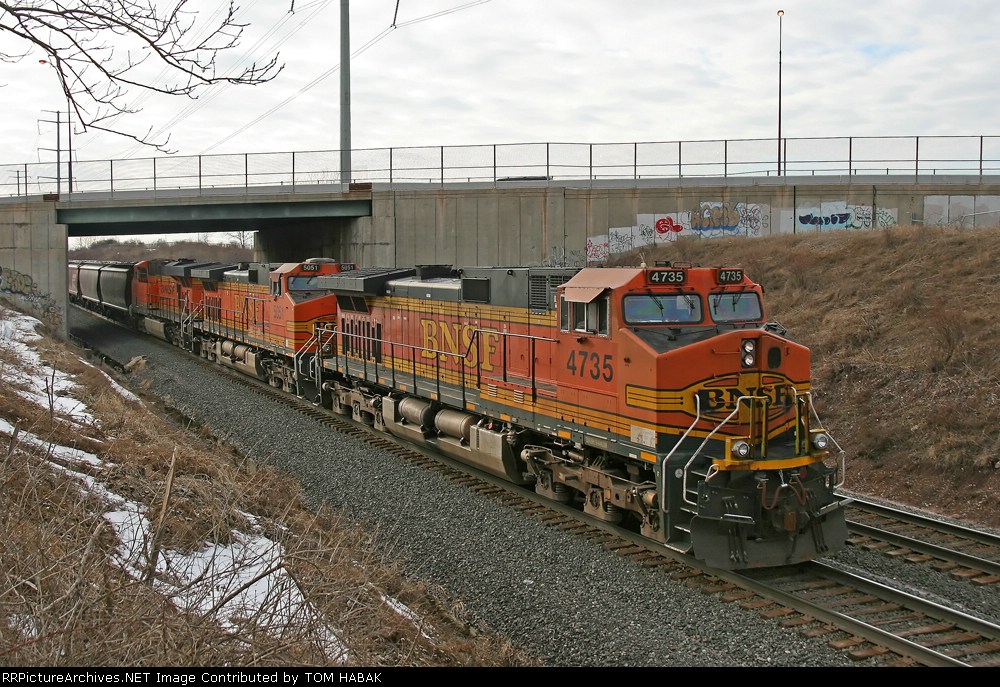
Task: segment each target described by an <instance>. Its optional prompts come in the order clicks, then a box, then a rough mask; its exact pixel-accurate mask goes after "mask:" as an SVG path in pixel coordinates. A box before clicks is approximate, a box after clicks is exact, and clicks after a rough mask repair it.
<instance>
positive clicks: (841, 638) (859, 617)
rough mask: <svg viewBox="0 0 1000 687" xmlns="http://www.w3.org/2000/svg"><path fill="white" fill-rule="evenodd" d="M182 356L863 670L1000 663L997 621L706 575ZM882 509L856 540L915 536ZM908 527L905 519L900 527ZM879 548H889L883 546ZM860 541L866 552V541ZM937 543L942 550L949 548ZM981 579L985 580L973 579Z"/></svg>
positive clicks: (784, 580) (782, 576) (806, 568)
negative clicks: (837, 653)
mask: <svg viewBox="0 0 1000 687" xmlns="http://www.w3.org/2000/svg"><path fill="white" fill-rule="evenodd" d="M157 343H159V342H157ZM162 345H164V346H168V344H162ZM170 348H171V349H173V347H170ZM174 350H175V349H174ZM177 353H178V354H182V353H180V352H179V351H178V352H177ZM182 355H186V356H187V357H188V358H189V359H191V360H192V361H197V362H198V363H200V364H201V365H203V366H204V367H205V369H206V370H211V371H212V372H213V373H215V374H221V375H223V376H225V377H226V378H228V379H230V380H232V381H234V382H235V383H237V384H239V385H241V386H242V387H243V388H244V389H246V390H247V392H248V393H253V394H256V395H261V396H266V397H267V398H269V399H271V400H274V401H276V402H279V403H281V404H283V405H286V406H288V407H292V408H294V409H295V410H297V411H298V412H301V413H304V414H306V415H308V416H310V417H312V418H314V419H315V420H316V421H318V422H320V423H322V424H323V425H325V426H327V427H329V428H331V429H332V430H334V431H337V432H341V433H344V434H348V435H351V436H354V437H356V438H358V439H359V440H361V441H363V442H365V443H366V444H368V445H371V446H375V447H378V448H381V449H383V450H386V451H389V452H391V453H393V454H394V455H397V456H399V457H400V458H402V459H404V460H407V461H409V462H411V463H413V464H416V465H418V466H420V467H423V468H426V469H430V470H434V471H436V472H438V473H439V474H441V475H443V476H444V477H445V478H447V479H449V480H450V481H452V482H455V483H457V484H460V485H461V486H463V487H465V488H468V489H472V490H474V491H476V492H477V493H480V494H482V495H484V496H486V497H489V498H493V499H496V500H499V501H501V502H502V503H504V504H505V505H506V506H508V507H511V508H514V509H516V510H518V511H520V512H522V513H523V514H525V515H526V516H529V517H534V518H537V519H538V520H539V521H540V522H542V523H543V524H545V525H546V526H549V527H554V528H558V529H560V530H562V531H566V532H569V533H572V534H573V535H574V536H578V537H583V538H585V539H587V540H589V541H591V542H593V543H594V544H595V545H598V546H601V547H603V548H605V549H607V550H608V551H611V552H613V553H614V554H616V555H618V556H622V557H625V558H627V559H629V560H631V561H633V562H634V563H635V564H637V565H639V566H642V567H644V568H653V569H655V570H656V571H657V573H658V574H664V575H667V576H669V577H670V578H672V579H675V580H679V581H683V582H685V583H686V584H687V585H688V586H690V587H693V588H696V589H699V590H700V591H702V592H703V593H705V594H708V595H712V596H714V597H716V598H717V599H718V600H720V601H722V602H730V603H738V604H739V605H740V606H742V607H743V608H745V609H747V610H751V611H754V612H757V613H759V614H760V615H761V616H763V617H764V618H767V619H771V620H773V621H774V622H776V623H778V624H780V625H782V626H784V627H788V628H795V629H797V630H798V631H799V632H801V633H802V634H803V635H805V636H807V637H812V638H816V639H818V640H821V641H825V642H827V644H828V645H829V646H831V647H832V648H835V649H837V650H841V651H844V652H846V653H847V654H848V655H849V656H850V657H851V658H852V659H854V660H857V661H859V663H860V662H863V663H862V664H863V665H925V666H989V665H1000V626H998V625H996V624H993V623H992V622H990V621H987V620H983V619H979V618H976V617H973V616H970V615H968V614H965V613H962V612H961V611H959V610H956V609H951V608H948V607H947V606H945V605H942V604H936V603H932V602H928V601H926V600H924V599H921V598H919V597H918V596H915V595H913V594H907V593H905V592H904V591H902V590H900V589H896V588H893V587H890V586H887V585H882V584H879V583H877V582H873V581H871V580H868V579H865V578H863V577H861V576H858V575H855V574H851V573H848V572H846V571H843V570H840V569H837V568H836V567H834V566H832V565H830V564H826V563H820V562H813V563H810V564H806V565H799V566H790V567H787V568H778V569H767V570H760V571H749V572H743V573H737V572H729V571H720V570H715V569H711V568H705V567H704V566H702V565H701V564H700V563H698V562H697V561H696V560H694V559H693V558H690V557H688V556H685V555H683V554H681V553H679V552H677V551H675V550H672V549H670V548H668V547H666V546H663V545H660V544H658V543H656V542H651V541H650V540H648V539H645V538H642V537H641V536H639V535H638V534H636V533H632V532H628V531H623V530H620V529H618V528H616V527H614V526H613V525H610V524H608V523H606V522H604V521H601V520H597V519H595V518H591V517H589V516H587V515H586V514H584V513H582V512H581V511H579V510H577V509H575V508H573V507H571V506H568V505H564V504H560V503H556V502H553V501H550V500H547V499H543V498H541V497H539V496H537V495H536V494H535V492H534V491H533V490H528V489H524V488H522V487H518V486H516V485H512V484H510V483H508V482H506V481H503V480H500V479H498V478H494V477H492V476H490V475H487V474H485V473H481V472H479V471H477V470H475V469H474V468H471V467H469V466H466V465H464V464H462V463H458V462H456V461H453V460H451V459H449V458H447V457H445V456H440V455H437V454H432V453H429V452H427V451H425V450H423V449H421V448H419V447H415V446H412V445H409V444H404V443H400V442H399V441H397V440H396V439H395V438H394V437H390V436H388V435H385V434H382V433H380V432H377V431H375V430H373V429H371V428H370V427H368V426H366V425H363V424H361V423H357V422H355V421H353V420H352V419H350V418H349V417H346V416H340V415H336V414H333V413H331V412H330V411H328V410H325V409H323V408H320V407H317V406H315V405H313V404H311V403H309V402H308V401H305V400H303V399H300V398H297V397H295V396H293V395H289V394H287V393H285V392H282V391H280V390H277V389H274V388H272V387H270V386H268V385H267V384H264V383H262V382H259V381H258V380H255V379H252V378H250V377H247V376H245V375H242V374H239V373H237V372H234V371H231V370H229V369H228V368H225V367H223V366H220V365H216V364H214V363H210V362H208V361H204V360H201V359H200V358H197V359H196V358H192V357H191V356H189V355H188V354H182ZM174 410H175V412H183V411H181V410H179V409H174ZM861 504H862V505H861V506H859V507H858V511H859V513H860V512H861V508H862V507H867V506H868V503H867V502H864V501H861ZM872 505H873V506H876V505H877V504H872ZM880 508H882V510H880V511H877V509H875V508H871V509H868V510H865V511H864V512H865V513H866V515H865V516H864V518H865V519H867V520H869V522H868V524H867V525H866V526H867V527H868V528H869V529H868V530H867V534H864V535H863V534H862V533H861V531H860V529H854V525H853V524H852V531H853V532H855V535H854V536H855V537H861V536H870V537H871V540H872V541H875V538H874V537H875V534H876V530H878V532H877V534H878V535H879V536H882V537H888V536H889V535H888V534H886V533H889V532H895V534H894V536H897V537H906V536H908V535H906V534H901V533H900V532H899V528H901V527H903V525H901V524H897V525H893V524H892V518H893V514H892V512H891V511H892V509H885V508H884V507H880ZM876 512H877V515H878V517H879V518H881V520H879V522H878V524H875V523H873V522H871V520H872V519H873V518H874V517H875V515H874V513H876ZM899 512H900V513H903V512H902V511H899ZM906 515H908V516H909V515H911V514H908V513H907V514H906ZM914 517H916V516H914ZM861 519H862V518H860V517H855V516H852V520H857V521H858V522H857V523H856V524H857V525H858V527H861V526H862V523H861V522H860V520H861ZM902 520H903V518H902V517H900V518H899V521H902ZM925 524H927V523H925ZM930 524H940V523H930ZM962 529H964V528H962ZM969 531H970V532H971V530H969ZM910 534H911V535H912V534H913V532H912V531H911V532H910ZM910 538H911V539H912V536H911V537H910ZM879 541H883V542H884V541H885V539H884V538H883V539H881V540H879ZM896 541H897V542H901V541H902V540H896ZM854 543H856V544H861V545H867V544H866V543H865V542H863V541H861V540H860V539H858V540H855V541H854ZM893 545H894V546H897V548H899V549H902V548H907V549H908V550H910V551H916V547H915V545H911V543H910V542H909V541H907V545H906V547H903V546H901V545H900V544H899V543H897V544H893ZM927 545H930V544H929V543H928V544H927ZM938 545H939V546H942V548H943V545H941V544H938ZM980 545H982V544H980ZM873 546H874V545H873ZM977 550H978V549H977ZM914 555H931V554H914ZM974 557H975V556H974ZM976 558H977V560H979V559H978V557H976ZM935 560H938V559H935ZM979 577H982V575H977V576H974V577H973V578H972V579H977V578H979Z"/></svg>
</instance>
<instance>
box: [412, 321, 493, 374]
mask: <svg viewBox="0 0 1000 687" xmlns="http://www.w3.org/2000/svg"><path fill="white" fill-rule="evenodd" d="M420 330H421V332H422V334H423V347H424V348H425V349H430V350H425V351H421V353H420V355H421V357H423V358H428V359H433V358H434V357H438V358H439V359H440V360H441V362H448V361H449V360H450V361H451V362H453V363H454V362H455V361H456V360H458V359H459V358H462V357H464V356H465V354H466V351H468V354H469V355H468V357H466V358H465V366H466V367H468V368H473V369H474V368H476V367H477V366H478V365H479V356H480V351H479V348H480V347H481V348H482V360H483V366H482V370H483V372H492V371H493V369H494V367H495V365H494V363H493V357H494V356H493V354H494V353H496V352H497V350H498V349H499V347H500V335H499V334H498V333H496V332H490V331H482V330H480V332H479V334H478V336H477V334H476V330H477V327H475V326H474V325H471V324H461V323H460V322H452V323H446V322H436V321H434V320H420ZM473 341H475V342H476V343H475V345H472V346H471V348H470V344H471V343H472V342H473ZM436 351H443V352H441V353H437V352H436Z"/></svg>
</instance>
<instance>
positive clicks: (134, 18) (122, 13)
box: [0, 0, 283, 152]
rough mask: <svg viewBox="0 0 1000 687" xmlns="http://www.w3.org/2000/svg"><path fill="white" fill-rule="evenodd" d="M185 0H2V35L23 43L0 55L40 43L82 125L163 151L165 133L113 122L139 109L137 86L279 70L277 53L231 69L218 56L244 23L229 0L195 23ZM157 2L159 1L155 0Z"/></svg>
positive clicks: (155, 89)
mask: <svg viewBox="0 0 1000 687" xmlns="http://www.w3.org/2000/svg"><path fill="white" fill-rule="evenodd" d="M187 4H188V0H172V2H170V3H169V4H168V5H167V6H166V7H161V6H158V4H157V2H156V0H23V2H21V3H13V2H5V1H4V0H0V34H8V35H11V36H14V37H16V38H17V39H20V41H21V42H22V43H24V44H26V46H25V49H24V51H23V52H21V51H17V52H8V51H7V50H5V49H4V48H2V47H0V61H3V62H16V61H18V60H20V59H23V58H24V57H25V56H27V55H29V54H31V53H32V51H33V50H41V51H42V53H43V54H44V55H45V58H43V59H40V60H39V61H40V62H42V63H47V64H51V65H52V66H53V67H54V69H55V72H56V74H57V75H58V79H59V82H60V85H61V87H62V91H63V94H64V95H65V96H66V100H67V102H68V103H69V105H70V107H71V109H72V110H73V112H74V113H75V114H76V119H77V120H78V121H79V122H80V123H81V125H82V127H83V129H84V130H86V129H88V128H92V129H97V130H100V131H107V132H110V133H114V134H118V135H121V136H124V137H126V138H131V139H133V140H135V141H138V142H139V143H143V144H145V145H150V146H153V147H155V148H157V149H158V150H161V151H164V152H167V151H166V147H165V146H166V144H167V142H168V141H167V140H163V141H154V140H151V138H150V137H151V132H152V127H150V128H149V129H148V130H147V131H146V133H145V134H140V133H134V132H132V131H129V130H127V129H126V128H124V127H120V126H119V125H118V120H119V118H120V117H121V116H122V115H131V114H135V113H136V112H138V111H139V107H138V106H137V101H138V100H139V96H138V95H135V92H136V91H139V92H141V93H143V94H144V93H162V94H166V95H180V96H187V97H189V98H192V99H194V98H197V97H198V91H199V90H201V89H202V88H204V87H206V86H210V85H213V84H243V85H259V84H262V83H266V82H268V81H270V80H272V79H273V78H274V77H276V76H277V75H278V73H279V72H280V71H281V69H282V67H283V65H281V64H279V63H278V57H277V55H275V56H274V57H271V58H270V59H267V60H266V61H264V62H262V63H257V62H254V63H252V64H250V65H249V66H245V67H238V68H236V69H235V70H232V71H231V72H230V71H224V70H222V69H220V67H219V65H218V63H217V58H218V57H219V55H220V54H222V53H224V52H226V51H231V50H232V49H234V48H236V47H237V46H238V45H239V41H240V38H241V37H242V35H243V30H244V29H245V28H246V26H247V25H246V24H241V23H239V22H238V21H237V19H236V15H237V12H238V7H237V6H236V5H235V4H234V2H233V0H230V2H229V4H228V8H227V9H226V11H225V12H224V15H223V16H222V18H221V19H210V20H208V22H199V21H198V14H197V12H195V11H189V10H187V9H186V6H187ZM159 5H163V3H162V2H161V3H159Z"/></svg>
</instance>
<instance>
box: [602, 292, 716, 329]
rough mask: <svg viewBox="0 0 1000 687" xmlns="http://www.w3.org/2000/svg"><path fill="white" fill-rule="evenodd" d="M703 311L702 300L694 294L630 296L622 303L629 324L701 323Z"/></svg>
mask: <svg viewBox="0 0 1000 687" xmlns="http://www.w3.org/2000/svg"><path fill="white" fill-rule="evenodd" d="M701 309H702V306H701V298H700V297H698V296H697V295H696V294H692V293H660V294H654V293H648V294H630V295H628V296H625V298H624V301H623V303H622V311H623V313H624V315H625V321H626V322H628V323H629V324H662V323H664V322H671V323H680V324H684V323H693V322H701V320H702V312H701Z"/></svg>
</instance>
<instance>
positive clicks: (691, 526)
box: [527, 265, 846, 568]
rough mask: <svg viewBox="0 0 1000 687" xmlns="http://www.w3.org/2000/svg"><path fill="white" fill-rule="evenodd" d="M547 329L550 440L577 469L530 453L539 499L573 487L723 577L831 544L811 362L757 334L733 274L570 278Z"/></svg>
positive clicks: (831, 483) (832, 503) (838, 520)
mask: <svg viewBox="0 0 1000 687" xmlns="http://www.w3.org/2000/svg"><path fill="white" fill-rule="evenodd" d="M559 321H560V346H559V347H558V349H557V350H558V351H559V353H558V355H559V357H560V359H561V361H562V364H561V366H560V365H559V363H558V361H557V364H556V367H557V368H561V370H560V372H561V374H562V377H561V378H560V380H559V382H560V385H559V386H560V400H561V401H562V402H563V408H564V412H563V415H562V419H563V424H562V426H561V427H560V431H559V436H560V437H563V438H564V439H566V440H567V441H570V442H572V443H573V446H574V447H575V449H573V450H569V451H565V452H564V455H567V456H569V455H573V456H575V457H576V461H577V462H578V463H582V464H583V465H584V466H585V469H584V470H582V471H581V470H578V469H574V468H570V467H567V466H566V465H565V464H559V462H558V461H555V460H548V461H547V462H546V464H544V465H543V464H542V462H540V459H539V456H542V455H550V454H551V452H549V453H548V454H542V453H540V452H538V451H535V452H533V453H529V454H528V455H527V460H528V462H529V465H531V466H532V469H533V471H534V472H535V473H536V474H537V476H538V478H539V479H538V484H539V487H538V488H539V490H540V491H542V492H543V493H546V495H549V496H553V497H559V498H562V499H563V500H570V499H569V498H568V497H567V496H566V494H565V492H566V490H567V489H577V490H580V491H581V492H582V498H583V500H584V508H585V510H588V511H590V512H591V513H593V514H594V515H596V516H597V517H601V518H604V519H607V520H615V521H621V520H625V519H633V520H635V521H637V522H638V525H639V528H640V529H641V531H642V532H643V533H644V534H647V535H649V536H652V537H654V538H657V539H660V540H662V541H664V542H666V543H668V544H670V545H672V546H674V547H675V548H679V549H682V550H686V551H691V552H693V553H694V555H695V556H696V557H698V558H700V559H702V560H705V561H706V562H708V563H709V564H710V565H713V566H716V567H720V568H750V567H763V566H771V565H782V564H789V563H795V562H799V561H803V560H808V559H811V558H814V557H816V556H819V555H824V554H829V553H832V552H834V551H836V550H837V549H838V548H839V547H840V546H841V545H842V542H843V541H844V540H845V539H846V525H845V523H844V514H843V509H842V508H840V506H841V505H842V504H841V502H840V501H838V500H837V498H836V497H835V495H834V493H833V491H834V488H835V487H836V486H839V484H840V483H842V481H843V463H842V452H841V453H840V454H837V453H836V452H835V447H836V445H835V443H834V442H833V440H832V438H831V437H830V435H829V433H828V432H826V430H825V429H824V428H823V427H822V425H821V423H820V422H819V419H818V417H817V416H816V413H815V409H814V408H813V406H812V398H811V391H810V379H809V374H810V372H809V370H810V362H811V361H810V356H809V350H808V348H806V347H804V346H802V345H800V344H797V343H794V342H792V341H791V340H789V339H787V338H785V336H784V330H783V329H782V328H781V327H780V326H779V325H776V324H768V322H767V320H766V318H765V313H764V308H763V298H762V291H761V288H760V286H759V285H757V284H755V283H753V282H752V281H750V280H749V279H748V278H747V277H746V275H745V274H744V272H743V270H742V269H739V268H696V267H692V266H689V265H680V266H677V265H675V266H666V267H656V268H645V267H641V268H604V269H586V270H582V271H581V272H580V273H579V274H578V275H577V276H575V277H574V278H573V279H571V280H570V281H568V282H567V283H566V284H565V285H564V287H563V288H562V289H561V293H560V294H559ZM615 443H618V444H619V445H618V447H617V448H615V447H614V444H615ZM616 454H617V456H622V455H624V458H621V457H617V456H616ZM838 461H839V462H838ZM581 474H583V475H591V476H590V477H589V478H587V479H581V478H580V477H581ZM559 483H561V484H562V485H563V486H562V487H556V486H555V485H557V484H559ZM581 487H582V489H581ZM557 492H558V493H557Z"/></svg>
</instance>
